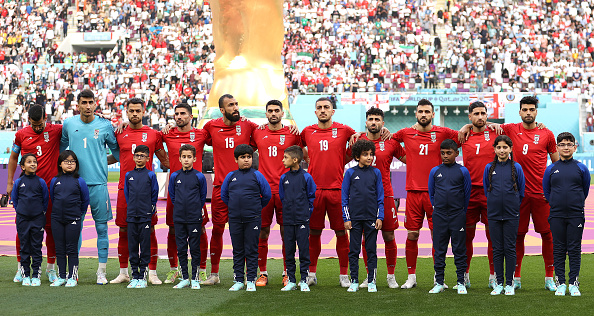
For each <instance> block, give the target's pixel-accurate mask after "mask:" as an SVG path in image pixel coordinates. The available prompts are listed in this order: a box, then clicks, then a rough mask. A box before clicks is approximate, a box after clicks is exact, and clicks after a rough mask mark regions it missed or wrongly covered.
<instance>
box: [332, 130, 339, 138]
mask: <svg viewBox="0 0 594 316" xmlns="http://www.w3.org/2000/svg"><path fill="white" fill-rule="evenodd" d="M336 137H338V128H333V129H332V138H336Z"/></svg>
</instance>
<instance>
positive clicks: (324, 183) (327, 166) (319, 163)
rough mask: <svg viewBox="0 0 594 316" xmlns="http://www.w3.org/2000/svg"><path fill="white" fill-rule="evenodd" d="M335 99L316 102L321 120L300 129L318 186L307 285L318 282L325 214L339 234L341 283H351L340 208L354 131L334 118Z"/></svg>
mask: <svg viewBox="0 0 594 316" xmlns="http://www.w3.org/2000/svg"><path fill="white" fill-rule="evenodd" d="M332 107H333V103H332V100H330V99H329V98H319V99H318V100H317V101H316V108H315V109H316V110H315V113H316V116H317V117H318V123H317V124H314V125H310V126H308V127H306V128H304V129H303V131H302V132H301V141H302V143H303V146H307V149H308V152H309V157H310V161H309V168H308V172H309V173H310V174H311V176H312V178H313V179H314V182H315V183H316V186H317V191H316V199H315V201H314V210H313V213H312V215H311V219H310V224H309V227H310V235H309V253H310V257H311V264H310V266H309V271H310V272H309V277H308V282H307V283H308V285H315V284H317V278H316V270H317V266H318V257H319V256H320V252H321V250H322V242H321V239H320V235H321V234H322V230H323V229H324V226H325V218H326V214H327V215H328V219H329V220H330V228H331V229H332V230H334V233H335V234H336V253H337V255H338V264H339V266H340V276H339V280H340V285H341V286H342V287H344V288H348V287H350V286H351V281H350V280H349V276H348V274H347V273H348V268H349V239H348V237H347V235H346V231H345V229H344V222H343V220H342V207H341V191H340V190H341V187H342V180H343V174H344V165H345V164H346V146H347V143H348V141H349V139H350V138H351V136H352V135H353V134H355V131H354V130H353V129H352V128H350V127H349V126H347V125H343V124H340V123H336V122H333V121H332V115H334V110H333V108H332Z"/></svg>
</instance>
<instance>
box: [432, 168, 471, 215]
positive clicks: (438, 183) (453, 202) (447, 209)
mask: <svg viewBox="0 0 594 316" xmlns="http://www.w3.org/2000/svg"><path fill="white" fill-rule="evenodd" d="M428 189H429V199H431V205H433V207H434V210H433V212H440V213H441V212H443V213H444V214H452V215H454V214H456V213H460V212H466V210H467V209H468V201H470V191H471V189H472V180H471V179H470V172H468V169H466V167H463V166H462V165H460V164H457V163H453V164H451V165H446V164H441V165H439V166H436V167H433V169H431V172H430V173H429V182H428Z"/></svg>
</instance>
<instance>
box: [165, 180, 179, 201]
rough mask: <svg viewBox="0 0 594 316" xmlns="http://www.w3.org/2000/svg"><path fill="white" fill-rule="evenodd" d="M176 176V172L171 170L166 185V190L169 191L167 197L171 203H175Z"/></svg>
mask: <svg viewBox="0 0 594 316" xmlns="http://www.w3.org/2000/svg"><path fill="white" fill-rule="evenodd" d="M176 177H177V172H173V173H172V174H171V176H170V177H169V187H167V192H169V199H171V205H175V204H174V203H175V178H176Z"/></svg>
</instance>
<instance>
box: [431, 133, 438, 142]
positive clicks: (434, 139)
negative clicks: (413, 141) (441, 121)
mask: <svg viewBox="0 0 594 316" xmlns="http://www.w3.org/2000/svg"><path fill="white" fill-rule="evenodd" d="M431 141H432V142H434V143H435V142H436V141H437V134H435V132H431Z"/></svg>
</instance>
